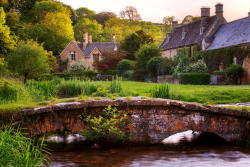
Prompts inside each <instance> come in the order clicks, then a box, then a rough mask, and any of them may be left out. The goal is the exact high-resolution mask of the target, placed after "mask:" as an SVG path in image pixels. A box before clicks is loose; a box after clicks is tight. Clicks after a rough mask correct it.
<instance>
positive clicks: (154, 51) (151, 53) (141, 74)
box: [135, 44, 161, 80]
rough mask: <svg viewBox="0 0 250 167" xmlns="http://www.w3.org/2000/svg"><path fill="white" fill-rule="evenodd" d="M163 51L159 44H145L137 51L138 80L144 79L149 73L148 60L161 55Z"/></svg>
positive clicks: (136, 67) (136, 73)
mask: <svg viewBox="0 0 250 167" xmlns="http://www.w3.org/2000/svg"><path fill="white" fill-rule="evenodd" d="M160 56H161V52H160V49H159V47H158V46H157V45H154V44H150V45H148V44H146V45H143V46H142V47H141V48H140V49H139V50H138V51H137V52H136V53H135V57H136V66H135V70H136V71H135V77H136V79H137V80H144V79H145V78H146V75H147V70H146V69H147V62H148V61H149V60H150V59H151V58H152V57H160Z"/></svg>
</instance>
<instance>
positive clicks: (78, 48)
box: [58, 33, 118, 70]
mask: <svg viewBox="0 0 250 167" xmlns="http://www.w3.org/2000/svg"><path fill="white" fill-rule="evenodd" d="M117 49H118V46H117V43H116V41H115V36H114V37H113V42H93V41H92V35H89V34H88V33H84V41H83V42H78V41H74V40H73V41H71V42H69V44H68V45H67V46H66V47H65V49H64V50H63V51H62V52H61V54H60V55H59V56H58V59H59V60H60V61H64V62H66V63H67V65H66V66H67V69H66V70H68V69H69V68H70V66H72V65H73V64H75V63H82V64H83V65H84V67H85V68H86V69H91V70H94V69H95V68H94V63H96V62H98V61H100V60H101V58H102V57H101V56H102V54H103V53H104V52H106V51H116V50H117Z"/></svg>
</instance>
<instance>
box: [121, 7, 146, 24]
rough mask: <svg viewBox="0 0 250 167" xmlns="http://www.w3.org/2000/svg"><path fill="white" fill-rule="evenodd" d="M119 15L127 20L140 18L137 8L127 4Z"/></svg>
mask: <svg viewBox="0 0 250 167" xmlns="http://www.w3.org/2000/svg"><path fill="white" fill-rule="evenodd" d="M120 17H121V18H122V19H127V20H129V21H138V20H141V16H140V14H139V12H138V10H137V9H136V8H135V7H133V6H127V7H126V8H125V9H124V10H123V11H121V12H120Z"/></svg>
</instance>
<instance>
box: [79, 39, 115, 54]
mask: <svg viewBox="0 0 250 167" xmlns="http://www.w3.org/2000/svg"><path fill="white" fill-rule="evenodd" d="M76 43H77V45H78V47H79V48H80V49H81V51H82V52H83V54H84V55H85V56H86V57H90V54H91V52H92V51H93V50H94V49H95V48H97V49H98V50H99V51H100V52H101V53H103V52H105V51H114V50H115V48H117V43H115V42H92V43H89V44H88V45H87V47H86V48H85V49H84V47H83V43H82V42H76Z"/></svg>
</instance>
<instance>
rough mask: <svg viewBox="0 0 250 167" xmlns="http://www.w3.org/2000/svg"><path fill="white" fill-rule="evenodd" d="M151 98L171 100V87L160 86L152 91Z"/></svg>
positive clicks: (166, 85)
mask: <svg viewBox="0 0 250 167" xmlns="http://www.w3.org/2000/svg"><path fill="white" fill-rule="evenodd" d="M151 96H152V97H155V98H163V99H170V98H171V95H170V87H169V85H168V84H159V85H157V86H155V87H154V88H153V89H152V90H151Z"/></svg>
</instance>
